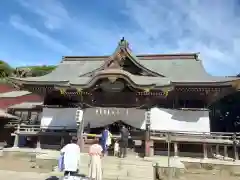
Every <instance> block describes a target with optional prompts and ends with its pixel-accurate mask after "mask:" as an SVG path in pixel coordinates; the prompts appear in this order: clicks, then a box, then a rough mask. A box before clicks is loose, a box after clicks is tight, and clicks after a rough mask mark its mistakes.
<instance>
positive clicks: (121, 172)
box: [79, 167, 153, 178]
mask: <svg viewBox="0 0 240 180" xmlns="http://www.w3.org/2000/svg"><path fill="white" fill-rule="evenodd" d="M79 170H80V173H81V174H88V167H80V168H79ZM108 176H125V177H135V178H139V177H140V178H141V177H153V169H142V168H140V169H138V168H137V167H135V168H134V167H132V168H131V169H128V168H124V169H106V168H103V177H108Z"/></svg>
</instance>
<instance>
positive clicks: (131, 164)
mask: <svg viewBox="0 0 240 180" xmlns="http://www.w3.org/2000/svg"><path fill="white" fill-rule="evenodd" d="M88 162H89V157H88V156H87V155H84V156H82V157H81V165H80V167H79V169H80V173H81V174H88ZM102 167H103V179H109V180H110V179H111V180H135V179H147V180H153V166H152V162H150V161H145V160H144V159H142V158H137V157H134V156H130V157H127V158H126V159H121V158H117V157H111V156H108V157H104V158H103V160H102Z"/></svg>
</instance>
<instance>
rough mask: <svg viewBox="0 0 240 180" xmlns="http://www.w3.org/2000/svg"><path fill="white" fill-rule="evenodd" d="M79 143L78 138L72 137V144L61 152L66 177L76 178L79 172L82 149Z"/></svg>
mask: <svg viewBox="0 0 240 180" xmlns="http://www.w3.org/2000/svg"><path fill="white" fill-rule="evenodd" d="M77 141H78V139H77V137H72V140H71V143H69V144H67V145H65V146H64V147H63V148H62V149H61V151H60V152H61V155H62V156H63V165H64V168H63V169H64V176H67V175H69V176H75V175H76V174H77V173H78V171H79V169H78V167H79V164H80V147H79V145H78V144H77Z"/></svg>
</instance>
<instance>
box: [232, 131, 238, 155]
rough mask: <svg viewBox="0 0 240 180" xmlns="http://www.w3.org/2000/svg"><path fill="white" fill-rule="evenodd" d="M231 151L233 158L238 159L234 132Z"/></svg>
mask: <svg viewBox="0 0 240 180" xmlns="http://www.w3.org/2000/svg"><path fill="white" fill-rule="evenodd" d="M233 151H234V159H235V160H239V156H238V148H237V135H236V133H234V135H233Z"/></svg>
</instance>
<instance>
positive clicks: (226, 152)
mask: <svg viewBox="0 0 240 180" xmlns="http://www.w3.org/2000/svg"><path fill="white" fill-rule="evenodd" d="M224 157H228V147H227V145H224Z"/></svg>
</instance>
